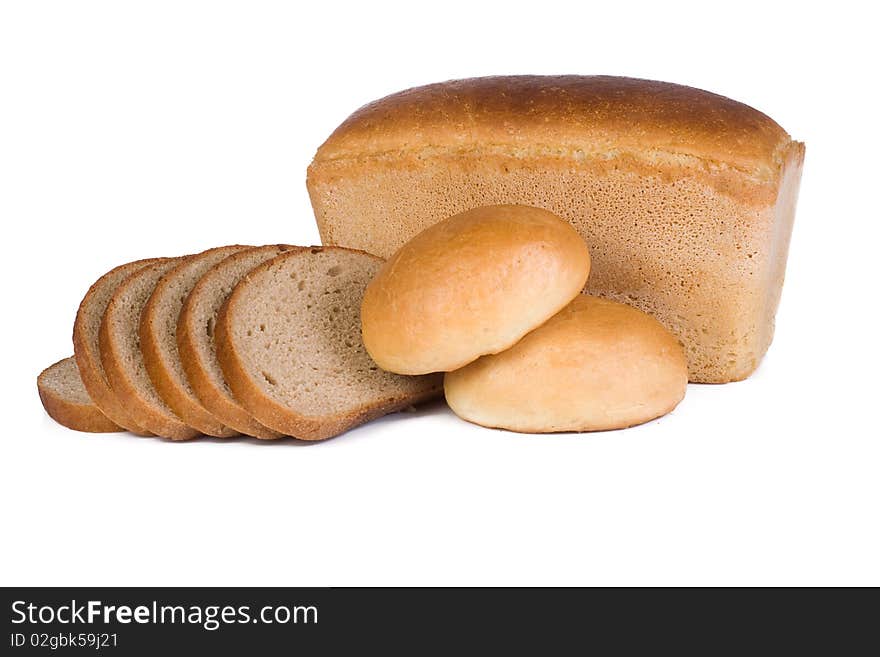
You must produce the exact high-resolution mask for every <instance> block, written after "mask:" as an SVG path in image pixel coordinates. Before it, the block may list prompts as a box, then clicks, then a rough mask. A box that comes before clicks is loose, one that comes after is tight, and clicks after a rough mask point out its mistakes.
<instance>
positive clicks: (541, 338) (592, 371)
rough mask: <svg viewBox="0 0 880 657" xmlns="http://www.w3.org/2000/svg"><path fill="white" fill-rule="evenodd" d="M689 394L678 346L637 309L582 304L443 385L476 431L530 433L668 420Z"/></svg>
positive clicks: (591, 300) (597, 301) (593, 301)
mask: <svg viewBox="0 0 880 657" xmlns="http://www.w3.org/2000/svg"><path fill="white" fill-rule="evenodd" d="M686 386H687V364H686V362H685V356H684V351H683V350H682V348H681V345H680V344H679V343H678V341H677V340H676V338H675V337H674V336H673V335H672V334H671V333H670V332H669V331H667V330H666V329H665V328H663V326H662V325H661V324H660V323H659V322H658V321H656V320H655V319H654V318H652V317H650V316H649V315H646V314H645V313H643V312H641V311H639V310H636V309H635V308H632V307H630V306H627V305H624V304H622V303H617V302H615V301H608V300H605V299H601V298H599V297H593V296H587V295H578V297H577V298H576V299H575V300H574V301H572V302H571V303H570V304H569V305H568V306H566V307H565V309H564V310H562V312H560V313H559V314H557V315H555V316H554V317H553V318H552V319H551V320H550V321H548V322H547V323H546V324H544V325H543V326H541V327H539V328H537V329H535V330H534V331H532V332H531V333H529V334H528V335H527V336H526V337H524V338H523V339H522V340H520V341H519V342H518V343H517V344H516V345H514V346H513V347H511V348H510V349H508V350H507V351H504V352H502V353H500V354H496V355H494V356H483V357H482V358H480V359H479V360H478V361H476V362H474V363H471V364H470V365H468V366H467V367H464V368H462V369H460V370H456V371H455V372H449V373H448V374H447V375H446V379H445V390H446V400H447V402H449V406H450V407H451V408H452V410H453V411H455V413H456V414H457V415H458V416H459V417H461V418H463V419H465V420H468V421H469V422H474V423H476V424H481V425H483V426H487V427H498V428H502V429H510V430H512V431H521V432H526V433H549V432H553V431H601V430H606V429H622V428H625V427H629V426H633V425H636V424H641V423H642V422H647V421H648V420H652V419H654V418H656V417H660V416H661V415H665V414H666V413H668V412H669V411H671V410H672V409H673V408H675V406H676V405H677V404H678V402H680V401H681V400H682V398H683V397H684V393H685V388H686Z"/></svg>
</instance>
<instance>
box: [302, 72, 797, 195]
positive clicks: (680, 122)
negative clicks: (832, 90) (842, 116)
mask: <svg viewBox="0 0 880 657" xmlns="http://www.w3.org/2000/svg"><path fill="white" fill-rule="evenodd" d="M790 140H791V139H790V137H789V135H788V134H787V133H786V132H785V130H783V129H782V128H781V127H780V126H779V125H778V124H777V123H776V122H775V121H773V120H772V119H771V118H770V117H768V116H767V115H765V114H763V113H761V112H759V111H758V110H756V109H753V108H752V107H749V106H748V105H745V104H743V103H740V102H737V101H735V100H732V99H730V98H726V97H724V96H720V95H718V94H714V93H710V92H708V91H703V90H701V89H695V88H693V87H687V86H683V85H678V84H672V83H668V82H658V81H654V80H642V79H636V78H626V77H615V76H605V75H595V76H581V75H559V76H539V75H518V76H495V77H484V78H470V79H464V80H449V81H446V82H440V83H437V84H430V85H426V86H423V87H416V88H413V89H407V90H405V91H401V92H399V93H395V94H392V95H390V96H386V97H385V98H382V99H380V100H377V101H374V102H372V103H369V104H367V105H364V106H363V107H361V108H360V109H359V110H357V111H356V112H355V113H354V114H352V115H351V116H350V117H349V118H348V119H346V120H345V121H344V122H343V123H342V124H341V125H340V126H339V127H338V128H337V129H336V130H335V131H334V132H333V134H331V136H330V137H329V138H328V139H327V141H325V142H324V144H323V145H322V146H321V147H320V148H319V149H318V152H317V154H316V156H315V163H316V164H318V163H324V162H328V161H332V160H344V159H359V160H360V159H363V158H375V157H382V156H386V155H389V154H393V155H394V156H395V157H400V156H401V155H402V154H404V153H411V154H416V153H419V152H425V153H430V152H433V151H443V152H450V151H455V152H458V153H466V152H468V151H474V152H475V154H477V155H480V156H483V155H487V154H489V153H490V152H491V151H492V150H493V149H494V148H501V149H502V150H504V151H505V152H511V149H514V150H516V151H517V152H518V154H519V155H520V156H522V157H533V156H535V155H539V154H541V153H553V152H557V153H562V152H578V151H579V152H582V153H584V154H587V155H588V154H590V153H591V152H608V151H614V152H615V154H617V153H619V152H621V151H625V152H627V153H629V154H631V155H632V156H633V157H636V158H645V157H646V158H648V159H653V158H655V157H656V156H657V155H658V154H664V153H665V154H669V155H673V156H683V157H686V158H696V159H698V160H700V161H701V163H705V162H711V163H715V164H716V165H719V166H720V165H726V166H728V167H731V168H734V169H736V170H738V171H740V172H742V173H743V174H745V175H747V176H749V177H753V178H755V179H756V180H763V181H770V180H774V179H775V178H776V176H777V174H778V168H779V166H778V165H779V164H780V163H781V160H782V158H781V153H782V152H783V151H784V149H785V147H786V146H787V145H788V142H789V141H790Z"/></svg>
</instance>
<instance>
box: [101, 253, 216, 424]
mask: <svg viewBox="0 0 880 657" xmlns="http://www.w3.org/2000/svg"><path fill="white" fill-rule="evenodd" d="M171 260H174V261H178V260H179V259H178V258H174V259H167V258H166V259H162V261H160V262H158V263H155V264H153V265H149V266H148V268H149V267H157V266H158V267H161V266H165V265H168V264H170V262H171ZM144 269H146V268H144ZM144 269H141V270H138V271H137V272H135V273H133V274H131V275H130V276H129V277H128V278H127V279H126V280H125V282H123V283H122V285H120V286H119V287H118V288H117V290H116V292H115V293H114V294H113V298H112V299H111V300H110V303H109V304H108V306H107V311H106V312H105V313H104V318H103V320H102V321H101V329H100V331H99V334H98V345H99V350H100V355H101V363H102V364H103V366H104V371H105V372H106V374H107V381H108V382H109V384H110V388H111V390H112V391H113V393H114V394H115V395H116V397H117V398H118V399H119V400H120V401H121V402H122V404H123V406H124V407H125V408H126V409H127V410H128V412H129V414H130V415H131V416H132V417H133V418H134V420H135V421H136V422H137V423H138V424H139V425H141V426H144V427H147V428H148V429H149V430H150V431H151V432H152V433H154V434H156V435H157V436H162V437H163V438H170V439H171V440H189V439H191V438H196V437H197V436H199V435H200V434H199V432H198V431H196V430H195V429H193V428H192V427H190V426H188V425H186V424H184V423H183V422H182V421H180V419H179V418H176V417H173V416H172V414H171V413H169V412H160V411H159V410H157V409H156V408H154V407H153V405H152V404H151V403H150V402H149V401H148V400H146V399H144V398H143V396H142V395H141V393H140V391H139V390H138V387H137V385H136V384H135V383H134V382H133V381H132V379H131V376H130V373H129V371H128V367H127V361H126V357H125V356H124V354H123V347H122V345H121V344H120V343H119V341H118V336H117V335H116V332H115V331H113V330H112V329H111V323H112V319H113V317H114V316H115V314H116V313H123V312H125V302H124V300H123V299H122V297H123V296H124V295H125V293H126V291H127V287H128V286H129V285H131V284H132V282H133V281H134V280H135V279H134V277H136V276H138V275H139V274H142V273H144ZM133 328H136V327H133Z"/></svg>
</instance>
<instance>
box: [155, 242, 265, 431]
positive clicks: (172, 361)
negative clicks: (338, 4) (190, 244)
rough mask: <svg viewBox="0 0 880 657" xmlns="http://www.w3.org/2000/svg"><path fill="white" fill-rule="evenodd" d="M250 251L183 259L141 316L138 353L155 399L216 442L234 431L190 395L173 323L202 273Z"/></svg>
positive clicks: (232, 249)
mask: <svg viewBox="0 0 880 657" xmlns="http://www.w3.org/2000/svg"><path fill="white" fill-rule="evenodd" d="M250 248H252V247H248V246H221V247H217V248H214V249H209V250H207V251H204V252H202V253H199V254H198V255H194V256H192V257H191V258H187V259H186V260H184V261H183V262H181V263H180V264H178V265H177V266H176V267H174V268H173V269H172V270H171V271H169V272H168V273H167V274H165V275H164V276H163V277H162V279H161V280H160V281H159V283H158V284H157V285H156V289H155V290H153V293H152V294H151V295H150V298H149V300H148V301H147V305H146V306H144V310H143V312H142V313H141V321H140V326H139V335H140V346H141V353H142V354H143V357H144V365H145V367H146V368H147V374H149V376H150V380H152V382H153V385H154V386H155V387H156V391H157V392H158V393H159V396H160V397H161V398H162V399H163V400H164V401H165V403H166V404H168V406H169V407H170V408H171V410H173V411H174V412H175V413H176V414H177V415H178V416H180V418H181V420H183V421H184V422H185V423H186V424H188V425H189V426H191V427H193V428H194V429H196V430H198V431H200V432H201V433H203V434H206V435H208V436H216V437H218V438H228V437H230V436H236V435H238V431H236V430H235V429H232V428H230V427H227V426H226V425H224V424H223V422H222V420H220V419H219V418H217V417H216V416H215V415H213V414H212V413H211V412H210V411H209V410H208V409H206V408H205V406H204V405H203V404H202V403H201V402H200V401H199V399H198V397H196V394H195V393H194V392H193V389H192V387H191V386H190V384H189V380H188V379H187V377H186V374H185V373H184V371H183V365H182V364H181V362H180V353H179V352H178V349H177V320H178V317H179V316H180V310H181V308H182V307H183V303H184V301H185V300H186V298H187V296H189V293H190V292H191V291H192V289H193V287H194V286H195V284H196V283H197V282H198V280H199V279H200V278H201V277H202V275H203V274H204V273H205V272H207V271H208V270H209V269H211V267H213V266H214V265H216V264H217V263H218V262H220V261H221V260H223V259H224V258H226V257H228V256H230V255H232V254H234V253H238V252H240V251H243V250H246V249H250Z"/></svg>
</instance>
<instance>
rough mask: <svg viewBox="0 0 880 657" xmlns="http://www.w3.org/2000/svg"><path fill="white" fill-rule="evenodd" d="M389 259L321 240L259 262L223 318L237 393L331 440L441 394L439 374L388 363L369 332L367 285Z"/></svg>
mask: <svg viewBox="0 0 880 657" xmlns="http://www.w3.org/2000/svg"><path fill="white" fill-rule="evenodd" d="M381 265H382V260H381V259H380V258H377V257H376V256H372V255H370V254H368V253H365V252H363V251H354V250H350V249H344V248H339V247H328V248H321V247H312V248H306V249H301V250H295V251H290V252H288V253H284V254H282V255H280V256H277V257H276V258H273V259H272V260H270V261H268V262H266V263H264V264H263V265H260V266H259V267H257V268H256V269H255V270H254V271H252V272H251V273H250V274H248V275H247V276H246V277H245V278H244V280H242V281H241V282H240V283H239V284H238V285H237V286H236V288H235V290H233V292H232V294H231V295H230V297H229V299H227V301H226V303H225V304H224V305H223V308H222V309H221V311H220V314H219V316H218V319H217V326H216V334H215V339H216V347H217V357H218V359H219V361H220V365H221V367H222V369H223V373H224V375H225V377H226V380H227V381H228V382H229V386H230V388H231V389H232V391H233V393H234V394H235V396H236V397H237V398H238V399H239V400H240V401H241V402H242V404H243V405H244V406H245V408H247V409H248V410H249V411H250V412H251V413H252V414H253V415H254V417H256V418H257V420H259V421H260V422H261V423H262V424H264V425H266V426H268V427H270V428H272V429H274V430H275V431H278V432H279V433H283V434H286V435H290V436H295V437H297V438H302V439H305V440H322V439H324V438H329V437H331V436H335V435H337V434H340V433H342V432H344V431H346V430H348V429H350V428H351V427H354V426H356V425H359V424H362V423H364V422H367V421H368V420H371V419H373V418H375V417H379V416H381V415H385V414H386V413H390V412H393V411H396V410H400V409H402V408H404V407H407V406H409V405H411V404H414V403H417V402H420V401H423V400H426V399H429V398H431V397H435V396H438V395H439V394H440V391H441V388H442V379H441V378H440V377H439V376H438V375H436V374H428V375H424V376H401V375H398V374H391V373H390V372H385V371H384V370H381V369H380V368H379V367H378V366H377V365H376V364H375V363H374V362H373V361H372V360H371V359H370V357H369V356H368V355H367V352H366V350H365V349H364V345H363V341H362V339H361V322H360V308H361V301H362V300H363V295H364V290H365V288H366V286H367V284H368V283H369V282H370V280H371V279H372V278H373V276H374V275H375V274H376V272H377V271H378V270H379V267H380V266H381Z"/></svg>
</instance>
